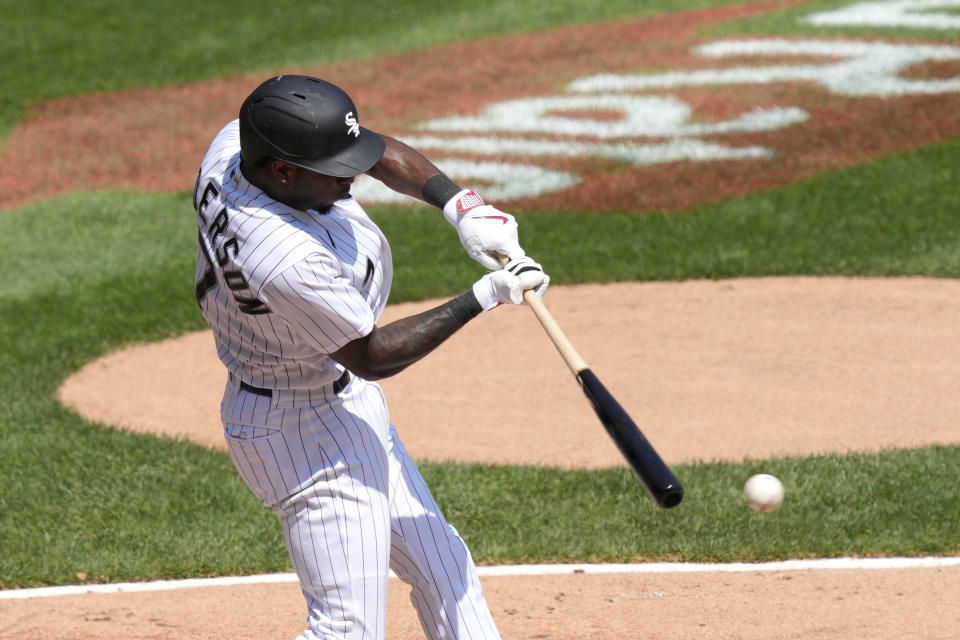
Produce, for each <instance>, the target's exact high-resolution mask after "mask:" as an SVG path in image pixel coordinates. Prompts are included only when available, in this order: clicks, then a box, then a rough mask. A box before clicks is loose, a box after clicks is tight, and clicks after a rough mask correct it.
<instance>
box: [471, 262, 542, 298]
mask: <svg viewBox="0 0 960 640" xmlns="http://www.w3.org/2000/svg"><path fill="white" fill-rule="evenodd" d="M549 284H550V276H548V275H547V274H546V273H544V272H543V268H542V267H541V266H540V265H539V264H537V263H536V262H534V261H533V260H532V259H531V258H527V257H523V258H519V259H517V260H511V261H510V262H508V263H507V264H505V265H504V266H503V270H501V271H493V272H491V273H488V274H486V275H485V276H483V277H482V278H480V279H479V280H477V282H476V283H474V285H473V295H475V296H476V297H477V302H479V303H480V306H481V307H483V310H484V311H488V310H490V309H493V308H494V307H496V306H497V305H499V304H520V303H522V302H523V292H524V291H525V290H527V289H533V290H534V292H535V293H536V294H537V296H538V297H540V298H543V294H545V293H546V292H547V286H549Z"/></svg>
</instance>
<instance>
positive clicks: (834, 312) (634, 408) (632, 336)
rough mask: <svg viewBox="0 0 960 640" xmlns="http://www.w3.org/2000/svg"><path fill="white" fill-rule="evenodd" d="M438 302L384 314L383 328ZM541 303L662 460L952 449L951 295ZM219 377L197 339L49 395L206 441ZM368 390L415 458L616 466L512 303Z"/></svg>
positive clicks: (570, 293) (955, 393)
mask: <svg viewBox="0 0 960 640" xmlns="http://www.w3.org/2000/svg"><path fill="white" fill-rule="evenodd" d="M437 302H438V301H426V302H419V303H408V304H400V305H392V306H390V307H388V308H387V312H386V313H385V317H384V318H383V319H382V320H381V324H385V323H386V322H389V321H390V320H391V319H396V318H399V317H403V316H407V315H411V314H413V313H417V312H419V311H421V310H423V309H426V308H429V307H431V306H433V305H435V304H437ZM545 303H546V304H547V306H548V308H549V309H550V311H551V313H552V315H553V316H554V317H555V319H556V320H557V322H558V323H559V325H560V326H561V327H562V328H563V330H564V332H565V333H566V334H567V336H568V337H569V338H570V340H571V342H572V343H573V344H574V346H575V347H576V348H577V350H578V352H580V354H581V355H582V356H583V357H584V359H585V360H586V361H587V362H588V364H589V365H590V366H591V368H592V369H593V370H594V372H595V373H597V375H598V376H599V377H600V378H601V379H602V380H603V381H604V383H605V384H606V386H607V387H608V388H609V389H610V391H611V392H612V393H613V394H614V395H615V396H616V397H617V399H618V400H619V401H620V402H621V404H623V406H624V407H625V408H626V410H627V411H628V412H629V413H630V414H631V416H632V417H633V418H634V421H635V422H636V423H637V424H638V425H640V426H641V428H642V429H643V430H644V432H645V433H646V435H647V437H648V438H649V439H650V440H651V441H652V442H653V443H654V446H655V447H656V448H657V449H658V451H660V453H661V455H662V456H663V457H664V458H665V459H666V460H667V461H668V462H670V463H676V462H681V461H691V460H721V459H722V460H740V459H743V458H744V457H750V458H754V459H757V458H766V457H771V456H779V455H793V454H799V455H804V454H808V453H825V452H844V451H852V450H855V451H877V450H881V449H887V448H893V447H915V446H921V445H924V444H930V443H950V442H956V441H958V440H960V430H958V429H957V428H956V423H955V421H954V420H952V419H951V416H956V415H960V340H958V339H957V336H956V333H957V330H956V324H955V323H956V318H958V317H960V281H953V280H937V279H922V278H902V279H879V278H878V279H852V278H759V279H738V280H723V281H687V282H674V283H670V282H652V283H639V284H638V283H621V284H605V285H583V286H571V287H552V288H551V289H550V291H549V292H548V294H547V298H546V300H545ZM224 382H225V373H224V369H223V367H222V365H221V364H220V362H219V361H218V360H217V358H216V353H215V350H214V346H213V339H212V335H211V334H210V332H208V331H203V332H198V333H193V334H189V335H186V336H183V337H180V338H176V339H172V340H168V341H166V342H161V343H157V344H148V345H141V346H135V347H131V348H128V349H124V350H122V351H120V352H117V353H114V354H111V355H108V356H106V357H104V358H101V359H100V360H97V361H95V362H93V363H91V364H90V365H88V366H86V367H84V368H83V369H82V370H81V371H79V372H78V373H77V374H76V375H74V376H72V377H71V378H70V379H68V380H67V381H66V383H65V384H64V385H63V387H62V389H61V398H62V400H63V402H64V403H65V404H66V405H68V406H70V407H73V408H74V409H75V410H77V411H78V412H79V413H81V414H82V415H84V416H86V417H88V418H90V419H93V420H98V421H100V422H104V423H106V424H111V425H117V426H121V427H125V428H129V429H134V430H138V431H146V432H150V433H156V434H166V435H173V436H177V437H185V438H188V439H190V440H193V441H196V442H198V443H201V444H204V445H208V446H213V447H222V446H223V437H222V434H221V427H220V422H219V413H218V412H219V401H220V395H221V393H222V391H223V386H224ZM381 384H382V386H383V387H384V390H385V392H386V394H387V399H388V404H389V407H390V412H391V420H392V421H393V423H394V424H396V425H397V428H398V431H399V433H400V435H401V437H402V438H403V440H404V442H405V443H406V445H407V449H408V450H409V451H410V453H411V455H413V456H414V458H416V459H420V460H424V459H429V460H438V461H445V460H458V461H479V462H491V463H510V464H538V465H555V466H560V467H567V468H573V467H580V468H584V467H585V468H596V467H604V466H610V465H619V464H623V461H622V458H621V457H620V453H619V452H618V451H617V449H616V447H615V446H614V445H613V443H612V442H611V441H610V439H609V438H608V437H607V435H606V433H605V432H604V431H603V428H602V427H601V426H600V424H599V422H598V421H597V418H596V416H594V415H593V413H592V409H591V408H590V406H589V404H588V402H587V400H586V399H585V398H584V397H583V395H582V394H581V392H580V390H579V388H578V387H577V384H576V382H575V380H574V379H573V377H572V375H571V374H570V372H569V370H568V369H567V368H566V366H565V365H564V363H563V361H562V359H561V358H560V356H559V354H558V353H557V352H556V351H555V350H554V348H553V345H552V344H551V343H550V341H549V339H548V338H547V337H546V334H545V333H544V332H543V330H542V328H541V327H540V325H539V324H538V322H537V320H536V318H535V317H534V316H533V314H532V313H531V312H530V310H529V309H526V308H522V307H512V308H511V307H500V308H498V309H496V310H495V311H493V312H491V313H486V314H484V315H482V316H481V317H479V318H478V319H476V320H474V321H473V322H471V323H469V324H468V325H467V326H466V327H465V328H464V329H463V330H462V331H461V332H460V333H458V334H456V335H455V336H454V337H453V338H452V339H451V340H449V341H448V342H447V343H445V344H444V345H442V346H441V347H440V348H439V349H438V350H437V351H435V352H434V353H432V354H430V355H429V356H428V357H427V358H425V359H424V360H422V361H421V362H419V363H417V364H415V365H414V366H413V367H411V368H409V369H408V370H407V371H405V372H403V373H402V374H400V375H398V376H396V377H394V378H390V379H387V380H384V381H382V383H381Z"/></svg>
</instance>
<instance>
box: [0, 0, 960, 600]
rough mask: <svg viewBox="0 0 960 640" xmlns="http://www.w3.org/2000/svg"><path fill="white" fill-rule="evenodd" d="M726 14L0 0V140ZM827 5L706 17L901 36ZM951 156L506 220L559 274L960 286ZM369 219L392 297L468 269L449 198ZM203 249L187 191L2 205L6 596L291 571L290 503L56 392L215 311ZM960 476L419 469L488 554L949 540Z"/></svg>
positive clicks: (751, 467)
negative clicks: (539, 41)
mask: <svg viewBox="0 0 960 640" xmlns="http://www.w3.org/2000/svg"><path fill="white" fill-rule="evenodd" d="M725 4H733V3H732V2H730V1H729V0H699V1H696V2H690V1H688V0H682V1H681V0H670V1H668V2H658V3H654V2H636V0H613V1H611V2H605V3H600V4H597V3H593V2H585V1H582V0H580V1H572V0H562V1H558V2H552V3H548V2H541V3H525V4H524V3H520V4H518V3H516V2H513V1H512V0H494V1H492V2H488V3H484V4H479V3H475V2H469V1H467V0H457V1H455V2H450V3H442V4H440V5H438V4H437V3H428V2H426V0H415V1H411V2H403V3H393V2H374V3H367V4H365V5H364V7H362V8H360V7H358V6H357V5H356V4H350V3H346V2H342V1H341V0H334V1H331V2H320V3H310V4H303V3H294V2H290V1H284V0H281V1H280V2H275V3H272V4H271V5H270V6H269V7H265V6H263V5H261V4H257V3H253V2H250V1H249V0H243V1H242V2H232V3H226V2H217V3H213V4H211V3H188V2H183V1H182V0H174V1H173V2H159V0H149V1H147V2H140V3H133V4H131V3H123V4H121V3H117V2H109V1H107V0H91V1H89V2H84V3H75V4H73V5H71V7H70V10H69V11H67V10H64V8H63V7H64V5H63V4H62V3H57V2H52V1H50V0H44V1H36V0H33V1H31V2H27V1H26V0H6V1H5V2H3V3H2V5H3V10H4V18H3V20H2V21H0V56H2V57H3V60H4V64H3V65H0V85H2V86H3V87H4V91H3V92H2V95H0V140H2V138H3V136H4V135H6V133H8V132H9V130H10V129H11V128H12V127H13V126H14V124H15V123H16V122H17V121H18V120H19V119H20V118H21V117H22V116H23V114H24V110H25V109H26V108H27V107H28V106H29V105H30V104H32V103H33V102H34V101H36V100H40V99H44V98H50V97H56V96H63V95H79V94H84V93H87V92H90V91H98V90H116V89H126V88H140V87H153V86H159V85H166V84H181V83H187V82H192V81H197V80H202V79H205V78H213V77H218V76H221V75H223V74H245V73H253V72H256V71H262V70H267V69H271V70H273V69H278V68H282V67H298V66H313V65H319V64H323V63H326V62H331V61H334V60H338V59H361V58H373V57H376V56H378V55H382V54H384V53H389V52H394V51H401V50H405V49H409V48H415V47H424V46H433V45H437V44H442V43H446V42H451V41H454V40H457V39H462V38H464V37H465V35H466V37H468V38H481V37H484V36H488V35H492V34H500V33H503V34H505V33H516V32H520V31H531V30H537V29H544V28H549V27H552V26H556V25H560V24H573V23H577V22H588V21H603V20H613V19H617V18H620V17H623V16H638V15H646V14H650V13H654V12H665V11H671V10H676V9H679V8H687V9H690V8H695V7H705V6H720V5H725ZM839 4H840V3H839V2H815V3H814V2H809V3H805V4H804V5H803V6H802V7H801V8H788V9H784V10H781V11H777V12H773V13H771V14H767V15H764V16H760V17H755V18H751V19H747V20H742V21H738V22H735V23H732V24H730V25H726V26H723V27H719V28H718V29H717V30H716V33H718V34H719V33H723V34H748V35H749V34H763V35H769V34H774V33H775V34H781V33H796V34H812V33H825V34H829V35H838V36H843V37H846V36H847V35H855V36H867V35H880V36H885V37H886V36H890V35H891V34H890V31H889V30H882V29H879V30H856V29H836V30H820V31H814V30H813V29H811V28H810V27H805V26H803V25H800V24H798V23H797V21H796V17H797V16H798V15H800V13H806V12H808V11H809V10H810V8H811V7H826V6H839ZM361 11H362V16H363V19H362V20H361V19H358V18H357V15H358V12H361ZM909 35H910V36H912V37H917V38H923V39H928V40H944V41H950V40H954V39H956V37H957V34H956V33H953V34H951V33H923V32H920V33H917V32H912V31H911V32H910V33H909ZM957 157H960V138H955V139H953V140H948V141H945V142H943V143H940V144H936V145H931V146H928V147H926V148H923V149H919V150H916V151H914V152H911V153H905V154H900V155H896V156H892V157H888V158H883V159H880V160H878V161H876V162H873V163H870V164H867V165H863V166H858V167H852V168H849V169H845V170H843V171H837V172H833V173H829V174H825V175H822V176H819V177H817V178H815V179H812V180H807V181H805V182H803V183H798V184H794V185H790V186H788V187H785V188H782V189H772V190H769V191H766V192H760V193H753V194H751V195H749V196H747V197H744V198H737V199H733V200H730V201H726V202H723V203H720V204H718V205H716V206H711V207H701V208H698V209H695V210H691V211H683V212H646V213H643V214H637V213H629V212H619V213H618V212H610V213H608V212H604V213H602V214H597V213H592V212H575V213H556V212H550V211H538V212H531V213H526V214H522V215H518V219H519V220H520V223H521V225H522V229H523V232H522V233H523V239H524V246H525V248H527V250H528V251H529V252H530V253H531V255H534V256H536V258H537V259H539V260H540V261H541V262H542V263H543V264H544V265H546V266H547V267H548V269H549V271H550V272H551V275H552V277H553V278H554V283H555V284H558V285H563V284H572V283H581V282H606V281H635V280H681V279H688V278H728V277H729V278H734V277H742V276H766V275H795V274H812V275H831V274H844V275H870V276H898V275H924V276H937V277H947V278H958V277H960V225H957V219H958V218H957V216H958V212H960V191H958V190H957V188H956V185H957V184H960V164H958V163H957V162H956V158H957ZM370 211H371V213H372V215H373V216H374V217H375V219H376V220H377V221H378V222H379V223H380V224H381V226H382V227H383V229H384V231H385V232H386V234H387V235H388V236H389V237H390V240H391V245H392V247H393V250H394V259H395V264H396V276H395V286H394V290H393V293H392V296H391V299H392V301H393V302H402V301H406V300H417V299H423V298H427V297H434V296H444V295H451V294H454V293H457V292H459V291H462V290H463V289H465V288H466V287H467V286H469V284H470V283H471V282H473V280H474V279H475V278H476V277H478V276H479V275H480V271H479V267H478V266H477V265H476V264H475V263H473V262H472V261H470V260H469V259H467V258H466V257H465V256H464V255H463V253H462V250H461V249H460V247H459V245H458V243H457V242H456V239H455V236H454V234H453V231H452V230H451V228H450V227H449V225H447V224H446V222H444V221H443V220H442V218H441V216H440V215H439V214H438V213H437V212H436V211H433V210H426V209H409V210H406V209H404V210H401V209H393V208H389V207H371V208H370ZM194 238H195V227H194V221H193V214H192V211H191V208H190V202H189V197H188V196H187V195H186V194H183V193H176V194H160V195H158V194H137V193H131V192H119V191H117V192H103V193H85V194H71V195H66V196H63V197H60V198H56V199H51V200H46V201H43V202H39V203H36V204H33V205H31V206H28V207H24V208H20V209H16V210H9V211H3V212H0V273H2V274H3V278H0V452H2V453H3V464H2V465H0V541H2V543H0V549H2V551H3V553H2V554H0V587H22V586H33V585H40V584H64V583H73V582H76V581H77V577H76V574H77V573H85V574H87V576H88V580H91V581H116V580H142V579H152V578H171V577H183V576H200V575H220V574H244V573H258V572H269V571H285V570H288V569H289V567H288V564H287V559H286V553H285V550H284V549H283V544H282V540H281V536H280V531H279V525H278V523H277V521H276V519H275V518H274V516H273V515H272V514H270V513H269V512H268V511H267V510H265V509H264V508H263V507H262V506H260V505H259V503H258V502H257V501H256V499H255V498H254V497H253V496H252V495H251V494H250V492H249V491H248V490H247V489H246V487H245V486H244V485H243V483H242V481H241V480H240V479H239V477H238V476H237V474H236V472H235V471H234V470H233V468H232V465H231V463H230V460H229V458H228V456H227V455H226V454H225V453H224V452H223V451H218V450H210V449H206V448H203V447H200V446H197V445H195V444H192V443H188V442H183V441H176V440H171V439H166V438H156V437H152V436H147V435H142V434H132V433H125V432H121V431H117V430H115V429H111V428H108V427H105V426H102V425H97V424H93V423H91V422H89V421H86V420H84V419H81V418H80V417H78V416H76V415H74V414H72V413H70V412H68V411H67V410H65V409H64V408H63V407H62V406H61V405H60V404H59V402H58V401H57V400H56V390H57V389H58V387H59V386H60V384H61V383H62V381H63V380H64V379H65V378H66V377H67V376H69V375H70V374H71V373H72V372H74V371H76V370H77V369H78V368H79V367H81V366H82V365H84V364H86V363H88V362H90V361H91V360H93V359H95V358H96V357H98V356H100V355H103V354H105V353H108V352H111V351H113V350H116V349H119V348H122V347H123V346H125V345H128V344H131V343H137V342H149V341H155V340H158V339H162V338H165V337H169V336H175V335H179V334H182V333H185V332H188V331H193V330H198V329H201V328H203V327H204V326H205V325H204V323H203V321H202V319H201V318H200V315H199V313H198V311H197V308H196V304H195V302H194V300H193V297H192V286H191V285H192V279H193V261H194V252H195V248H194V242H195V240H194ZM423 256H430V259H429V260H424V259H423ZM438 264H442V265H444V268H443V269H437V267H436V265H438ZM401 427H402V425H401ZM438 428H440V427H439V426H438ZM598 437H600V436H598ZM958 467H960V447H957V446H949V447H928V448H923V449H918V450H910V451H896V452H894V451H889V452H883V453H879V454H871V455H866V454H863V455H849V456H824V457H797V458H784V459H776V460H764V461H748V462H746V463H743V464H732V463H722V464H721V463H708V462H704V463H698V464H687V465H678V466H677V468H676V471H677V473H678V475H679V476H680V478H681V480H682V481H683V482H684V484H685V486H686V489H687V498H686V500H685V501H684V503H683V504H682V505H681V506H680V507H678V508H677V509H674V510H671V511H660V510H657V509H656V508H655V507H654V506H653V505H652V504H651V503H650V501H649V500H648V499H647V498H646V497H645V496H644V495H643V493H642V490H641V489H640V488H639V486H638V484H637V482H636V480H635V479H634V478H633V477H632V475H631V474H630V473H629V472H628V471H627V470H626V469H624V468H613V469H606V470H599V471H563V470H558V469H541V468H530V467H504V466H481V465H461V464H437V463H429V464H423V465H422V471H423V473H424V475H425V477H426V478H427V480H428V482H429V484H430V485H431V487H432V488H433V490H434V492H435V494H436V496H437V498H438V501H439V502H440V504H441V505H442V506H443V508H444V510H445V512H446V514H447V516H448V518H449V519H450V520H451V521H452V522H453V523H454V524H455V525H456V526H457V528H458V529H459V530H460V531H461V532H462V533H463V535H464V536H465V538H466V539H467V541H468V543H469V544H470V546H471V550H472V551H473V553H474V556H475V557H476V558H477V560H478V561H480V562H482V563H500V562H546V561H553V560H561V561H569V562H574V561H644V560H689V561H733V560H745V561H751V560H770V559H778V558H792V557H821V556H838V555H848V554H853V555H866V556H872V555H926V554H946V555H952V554H955V553H957V552H958V551H960V538H958V536H957V534H956V532H957V531H960V526H958V525H960V522H958V519H960V490H958V487H957V483H956V480H955V475H956V469H957V468H958ZM760 470H762V471H765V472H770V473H775V474H777V475H778V476H779V477H781V479H782V480H783V481H784V483H785V485H786V487H787V492H788V493H787V500H786V502H785V504H784V506H783V507H782V509H781V510H780V511H778V512H776V513H773V514H768V515H764V516H759V515H757V514H754V513H753V512H751V511H749V510H748V509H747V508H746V507H745V506H744V504H743V501H742V500H741V498H740V490H741V487H742V484H743V481H744V480H745V479H746V478H747V477H748V476H749V475H750V474H751V473H753V472H756V471H760ZM921 481H922V482H921ZM921 486H922V491H921V489H920V487H921Z"/></svg>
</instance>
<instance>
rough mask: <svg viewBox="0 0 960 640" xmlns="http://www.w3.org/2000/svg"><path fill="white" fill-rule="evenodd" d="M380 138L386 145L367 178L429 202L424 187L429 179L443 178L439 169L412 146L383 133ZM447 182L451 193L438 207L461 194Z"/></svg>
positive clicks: (450, 182)
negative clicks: (374, 179)
mask: <svg viewBox="0 0 960 640" xmlns="http://www.w3.org/2000/svg"><path fill="white" fill-rule="evenodd" d="M379 135H380V137H381V138H383V141H384V143H385V144H386V146H385V148H384V150H383V155H382V156H380V160H379V161H378V162H377V163H376V164H375V165H373V167H372V168H371V169H370V170H369V171H367V175H369V176H370V177H372V178H376V179H377V180H379V181H380V182H382V183H383V184H385V185H387V186H388V187H390V188H391V189H393V190H394V191H397V192H399V193H402V194H404V195H408V196H411V197H414V198H417V199H419V200H423V201H424V202H430V200H428V199H427V198H426V197H424V194H423V187H424V185H425V184H426V183H427V181H429V180H430V179H431V178H434V177H437V176H443V174H442V172H441V171H440V169H438V168H437V167H436V166H434V164H433V163H432V162H430V161H429V160H428V159H427V158H426V157H425V156H424V155H423V154H422V153H420V152H419V151H417V150H416V149H414V148H413V147H410V146H409V145H406V144H404V143H403V142H400V141H399V140H397V139H396V138H392V137H390V136H386V135H383V134H382V133H381V134H379ZM444 177H445V176H444ZM446 182H447V183H449V185H448V186H447V188H448V190H450V192H449V194H448V195H447V196H446V200H443V202H441V203H439V204H437V206H438V207H442V206H443V205H444V204H445V203H446V202H447V200H449V199H450V198H452V197H453V196H454V195H455V194H456V193H457V192H458V191H460V187H458V186H457V185H456V184H454V183H453V182H452V181H451V180H450V179H449V178H448V179H447V180H446ZM441 197H442V195H441ZM431 204H433V203H431Z"/></svg>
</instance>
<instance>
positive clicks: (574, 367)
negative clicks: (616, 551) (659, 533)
mask: <svg viewBox="0 0 960 640" xmlns="http://www.w3.org/2000/svg"><path fill="white" fill-rule="evenodd" d="M523 299H524V301H525V302H526V303H527V306H529V307H530V309H531V310H532V311H533V313H534V315H535V316H536V317H537V320H539V321H540V324H541V326H543V329H544V331H546V333H547V336H549V338H550V341H551V342H552V343H553V345H554V346H555V347H556V349H557V351H559V352H560V356H561V357H562V358H563V361H564V362H565V363H566V364H567V367H569V369H570V371H571V372H572V373H573V375H574V377H575V378H576V379H577V382H578V383H579V384H580V388H581V389H582V390H583V394H584V395H585V396H587V399H588V400H589V401H590V404H591V405H592V406H593V410H594V411H595V412H596V414H597V417H598V418H600V422H601V423H602V424H603V426H604V428H605V429H606V430H607V433H608V434H609V435H610V438H611V439H613V442H614V443H615V444H616V445H617V448H618V449H619V450H620V453H621V454H623V457H624V459H625V460H626V461H627V464H628V465H630V469H632V470H633V473H634V475H635V476H636V477H637V479H638V480H639V481H640V485H641V486H642V487H643V488H644V490H645V491H646V492H647V495H649V496H650V498H651V499H652V500H653V501H654V503H656V504H657V506H659V507H660V508H661V509H672V508H673V507H675V506H677V505H678V504H680V502H681V501H682V500H683V486H682V485H681V484H680V481H679V480H677V477H676V476H675V475H674V474H673V471H671V470H670V468H669V467H668V466H667V465H666V463H664V461H663V459H662V458H661V457H660V454H658V453H657V452H656V450H655V449H654V448H653V445H651V444H650V442H649V441H648V440H647V438H646V436H644V435H643V432H642V431H640V429H639V427H637V425H636V423H634V421H633V419H632V418H631V417H630V415H629V414H628V413H627V412H626V411H625V410H624V408H623V407H622V406H621V405H620V403H619V402H617V399H616V398H614V397H613V394H611V393H610V392H609V391H607V388H606V387H605V386H604V385H603V383H602V382H600V378H598V377H597V376H596V374H594V373H593V371H591V370H590V367H588V366H587V363H586V361H585V360H584V359H583V358H581V357H580V354H578V353H577V351H576V349H574V348H573V345H572V344H571V343H570V340H568V339H567V336H566V335H564V333H563V331H562V330H561V329H560V325H558V324H557V321H556V320H554V319H553V316H552V315H550V312H549V311H548V310H547V308H546V306H544V304H543V302H542V301H541V300H540V298H539V297H538V296H537V294H536V293H535V292H534V291H533V290H532V289H528V290H526V291H524V292H523Z"/></svg>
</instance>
